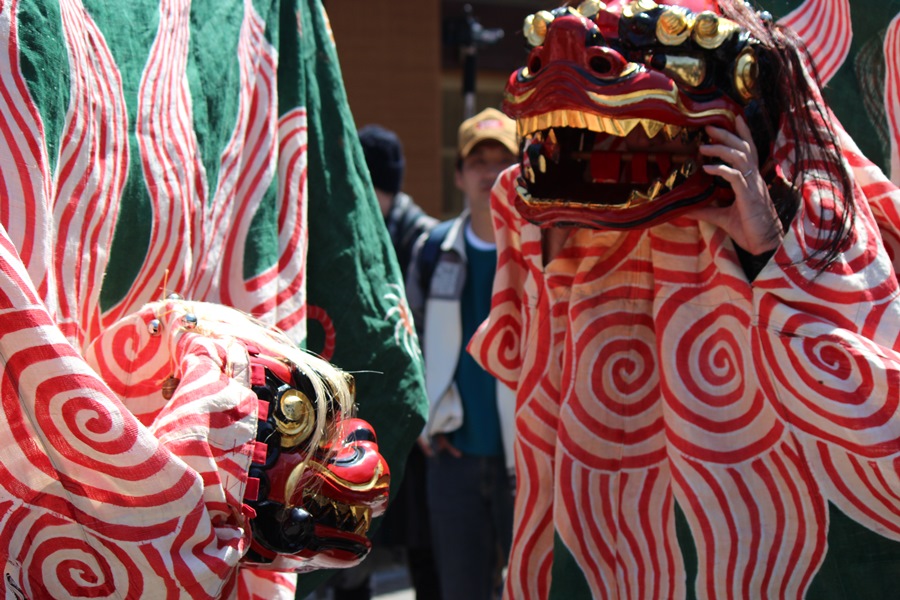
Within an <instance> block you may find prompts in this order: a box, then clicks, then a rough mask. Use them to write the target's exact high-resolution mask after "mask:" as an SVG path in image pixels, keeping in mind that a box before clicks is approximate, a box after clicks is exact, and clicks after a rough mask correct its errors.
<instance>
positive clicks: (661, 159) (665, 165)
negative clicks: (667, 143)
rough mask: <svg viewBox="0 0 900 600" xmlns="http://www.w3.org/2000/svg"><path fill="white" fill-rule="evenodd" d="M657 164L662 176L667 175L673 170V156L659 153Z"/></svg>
mask: <svg viewBox="0 0 900 600" xmlns="http://www.w3.org/2000/svg"><path fill="white" fill-rule="evenodd" d="M656 164H657V166H658V167H659V174H660V177H666V176H668V174H669V173H671V172H672V157H671V156H670V155H669V154H665V153H663V154H657V155H656Z"/></svg>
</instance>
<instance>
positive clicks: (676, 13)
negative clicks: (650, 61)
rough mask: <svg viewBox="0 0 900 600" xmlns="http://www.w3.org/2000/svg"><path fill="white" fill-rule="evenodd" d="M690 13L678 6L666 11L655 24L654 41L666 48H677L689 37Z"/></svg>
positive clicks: (691, 22) (691, 21) (691, 23)
mask: <svg viewBox="0 0 900 600" xmlns="http://www.w3.org/2000/svg"><path fill="white" fill-rule="evenodd" d="M693 24H694V23H693V20H692V19H691V13H690V12H689V11H688V10H687V9H685V8H682V7H680V6H673V7H671V8H668V9H666V10H665V11H664V12H663V13H662V14H661V15H659V20H658V21H657V22H656V39H658V40H659V41H660V43H661V44H664V45H666V46H678V45H680V44H682V43H684V41H685V40H687V39H688V38H689V37H691V26H692V25H693Z"/></svg>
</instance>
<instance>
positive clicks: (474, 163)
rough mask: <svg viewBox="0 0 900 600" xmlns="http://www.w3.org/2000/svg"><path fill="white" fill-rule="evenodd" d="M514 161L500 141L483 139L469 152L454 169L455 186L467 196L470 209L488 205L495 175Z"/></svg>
mask: <svg viewBox="0 0 900 600" xmlns="http://www.w3.org/2000/svg"><path fill="white" fill-rule="evenodd" d="M515 162H516V156H515V155H514V154H513V153H512V152H510V151H509V150H507V148H506V146H504V145H503V144H501V143H500V142H494V141H484V142H481V143H480V144H478V145H477V146H475V148H473V149H472V151H471V152H469V155H468V156H466V157H465V158H464V159H463V161H462V165H461V166H460V168H459V169H458V170H457V171H456V187H458V188H459V189H460V191H462V193H463V194H464V195H465V196H466V198H468V200H469V206H470V208H471V209H472V210H483V209H487V208H488V207H489V206H490V199H491V188H492V187H493V186H494V182H495V181H496V180H497V176H498V175H499V174H500V172H501V171H503V170H504V169H505V168H507V167H508V166H510V165H512V164H513V163H515Z"/></svg>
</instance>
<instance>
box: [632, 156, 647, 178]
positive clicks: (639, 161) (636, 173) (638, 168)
mask: <svg viewBox="0 0 900 600" xmlns="http://www.w3.org/2000/svg"><path fill="white" fill-rule="evenodd" d="M647 158H648V157H647V155H646V154H644V153H635V155H634V157H633V158H632V159H631V183H648V182H649V181H650V178H649V177H648V176H647Z"/></svg>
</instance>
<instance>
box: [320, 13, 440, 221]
mask: <svg viewBox="0 0 900 600" xmlns="http://www.w3.org/2000/svg"><path fill="white" fill-rule="evenodd" d="M325 8H326V10H327V11H328V15H329V18H330V20H331V26H332V30H333V32H334V38H335V42H336V44H337V51H338V57H339V59H340V62H341V70H342V73H343V77H344V85H345V86H346V89H347V96H348V98H349V101H350V109H351V111H352V112H353V116H354V119H355V120H356V123H355V124H356V126H357V128H359V127H362V126H363V125H367V124H369V123H378V124H380V125H383V126H385V127H387V128H389V129H393V130H394V131H396V132H397V134H398V135H399V136H400V138H401V140H402V141H403V146H404V151H405V154H406V177H405V180H404V189H405V191H406V192H407V193H409V194H410V195H412V196H413V198H415V200H416V202H417V203H418V204H419V205H421V206H422V208H424V209H425V210H426V211H427V212H428V213H430V214H432V215H434V216H441V214H442V205H443V199H442V189H441V184H442V179H441V115H442V111H441V5H440V2H439V1H438V0H426V1H424V2H423V1H422V0H328V1H326V2H325Z"/></svg>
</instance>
